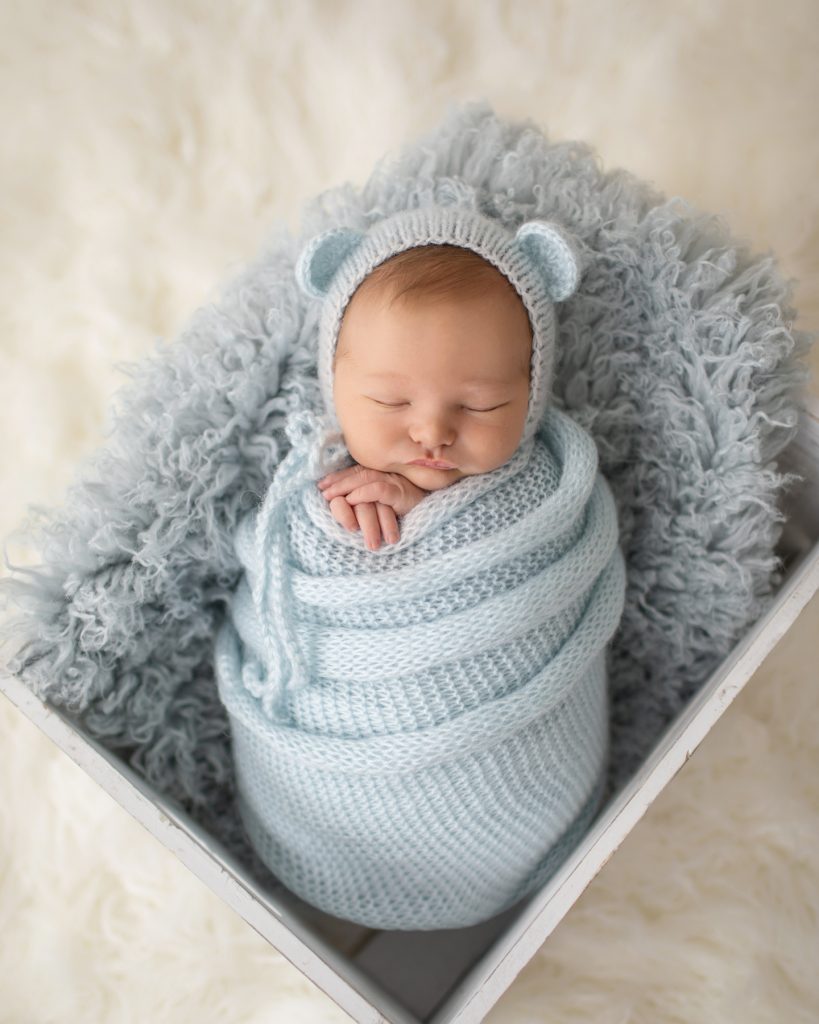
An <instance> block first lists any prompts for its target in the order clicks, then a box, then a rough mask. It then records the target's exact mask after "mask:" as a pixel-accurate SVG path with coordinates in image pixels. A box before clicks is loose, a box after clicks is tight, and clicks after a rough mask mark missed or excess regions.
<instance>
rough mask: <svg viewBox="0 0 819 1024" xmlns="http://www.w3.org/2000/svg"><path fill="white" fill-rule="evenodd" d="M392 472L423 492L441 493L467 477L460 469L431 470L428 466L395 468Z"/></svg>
mask: <svg viewBox="0 0 819 1024" xmlns="http://www.w3.org/2000/svg"><path fill="white" fill-rule="evenodd" d="M393 472H396V473H400V474H401V476H403V477H406V478H407V480H409V482H410V483H411V484H415V486H416V487H420V488H421V490H423V491H441V490H443V489H444V487H449V485H450V484H454V483H455V481H456V480H460V479H462V477H465V476H467V475H468V474H466V473H464V472H463V471H462V470H460V469H432V468H431V467H430V466H411V465H403V466H400V467H398V466H396V468H395V469H394V470H393Z"/></svg>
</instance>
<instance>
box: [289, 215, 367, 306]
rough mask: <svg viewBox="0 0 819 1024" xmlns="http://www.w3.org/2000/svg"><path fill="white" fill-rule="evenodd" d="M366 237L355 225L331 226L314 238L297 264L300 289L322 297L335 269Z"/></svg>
mask: <svg viewBox="0 0 819 1024" xmlns="http://www.w3.org/2000/svg"><path fill="white" fill-rule="evenodd" d="M363 237H364V235H363V234H362V233H361V232H360V231H355V230H354V229H353V228H331V229H330V230H329V231H323V232H322V233H321V234H320V235H316V236H315V238H312V239H311V240H310V241H309V242H308V243H307V245H305V247H304V249H303V250H302V253H301V255H300V256H299V259H298V262H297V263H296V280H297V281H298V283H299V287H300V288H301V290H302V291H303V292H305V293H306V294H307V295H310V296H312V297H313V298H316V299H320V298H323V297H324V296H325V295H326V294H327V290H328V289H329V287H330V283H331V282H332V280H333V278H334V277H335V275H336V271H337V270H338V268H339V267H340V266H341V264H342V263H343V262H344V260H345V259H346V258H347V257H348V256H349V255H350V253H351V252H352V251H353V250H354V249H357V248H358V246H359V245H360V243H361V240H362V238H363Z"/></svg>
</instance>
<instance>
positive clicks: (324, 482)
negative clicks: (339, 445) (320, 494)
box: [318, 466, 355, 491]
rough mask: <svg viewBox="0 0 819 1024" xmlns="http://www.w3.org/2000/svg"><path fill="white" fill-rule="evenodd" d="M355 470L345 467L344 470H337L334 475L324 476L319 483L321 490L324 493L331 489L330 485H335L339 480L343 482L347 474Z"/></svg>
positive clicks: (351, 467) (353, 467) (352, 467)
mask: <svg viewBox="0 0 819 1024" xmlns="http://www.w3.org/2000/svg"><path fill="white" fill-rule="evenodd" d="M353 469H355V466H345V468H344V469H336V470H335V471H334V472H332V473H328V474H327V476H323V477H322V478H321V480H319V481H318V486H319V490H321V491H323V490H324V489H325V487H329V486H330V484H334V483H335V482H336V481H337V480H341V479H342V478H343V477H344V476H345V475H346V474H347V473H349V472H350V471H351V470H353Z"/></svg>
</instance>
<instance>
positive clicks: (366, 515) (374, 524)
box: [353, 503, 381, 551]
mask: <svg viewBox="0 0 819 1024" xmlns="http://www.w3.org/2000/svg"><path fill="white" fill-rule="evenodd" d="M353 511H354V512H355V515H356V518H357V519H358V524H359V526H360V527H361V532H362V534H363V535H364V543H365V544H366V545H367V547H368V548H369V549H370V551H377V550H378V549H379V548H380V547H381V526H380V525H379V522H378V513H377V512H376V510H375V505H374V504H372V503H370V504H365V505H356V506H355V509H354V510H353Z"/></svg>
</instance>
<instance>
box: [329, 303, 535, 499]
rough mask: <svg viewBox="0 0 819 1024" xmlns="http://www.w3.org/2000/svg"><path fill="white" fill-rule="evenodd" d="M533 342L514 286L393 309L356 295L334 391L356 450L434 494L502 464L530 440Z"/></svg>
mask: <svg viewBox="0 0 819 1024" xmlns="http://www.w3.org/2000/svg"><path fill="white" fill-rule="evenodd" d="M531 343H532V332H531V327H530V324H529V317H528V315H527V313H526V309H525V307H524V306H523V303H522V302H521V301H520V299H519V298H518V297H517V296H516V295H515V294H513V293H511V292H510V289H508V288H500V287H499V288H490V289H488V290H487V291H486V292H483V293H481V294H480V295H479V296H478V297H477V298H476V297H470V298H468V299H466V298H463V297H458V298H449V297H448V298H445V299H442V298H437V299H434V300H429V299H423V300H418V299H415V300H413V301H411V302H406V301H402V300H399V301H398V302H396V303H393V304H392V305H390V304H389V303H388V302H387V301H386V300H385V298H384V295H383V294H382V293H381V292H378V291H372V290H371V291H370V292H363V293H362V292H359V293H356V295H354V296H353V299H352V301H351V302H350V304H349V305H348V307H347V310H346V312H345V314H344V319H343V321H342V326H341V331H340V332H339V340H338V348H337V353H338V354H337V361H336V366H335V374H334V385H333V395H334V401H335V409H336V416H337V417H338V421H339V424H340V426H341V429H342V433H343V435H344V440H345V443H346V445H347V448H348V449H349V451H350V454H351V455H352V457H353V458H354V459H355V461H356V462H357V463H359V464H360V465H362V466H367V467H369V468H370V469H378V470H381V471H382V472H391V473H400V474H401V475H402V476H404V477H406V478H407V479H408V480H410V481H411V482H412V483H414V484H416V486H418V487H421V488H422V489H424V490H427V491H436V490H440V489H441V488H444V487H448V486H449V485H450V484H452V483H454V482H455V481H456V480H459V479H460V478H461V477H464V476H471V475H473V474H475V473H486V472H489V470H492V469H496V468H497V467H498V466H502V465H503V464H504V463H505V462H507V461H508V460H509V459H510V458H511V456H512V455H513V454H514V452H515V450H516V449H517V447H518V445H519V444H520V440H521V437H522V435H523V427H524V423H525V420H526V413H527V409H528V403H529V363H530V360H531ZM418 460H427V461H428V462H429V461H434V462H437V463H439V465H438V466H433V465H422V464H419V463H418Z"/></svg>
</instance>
